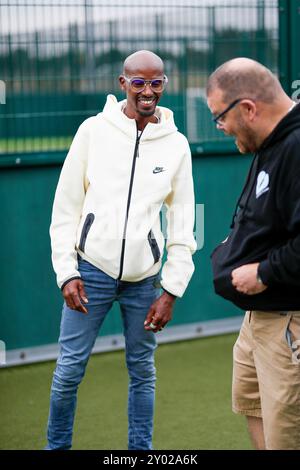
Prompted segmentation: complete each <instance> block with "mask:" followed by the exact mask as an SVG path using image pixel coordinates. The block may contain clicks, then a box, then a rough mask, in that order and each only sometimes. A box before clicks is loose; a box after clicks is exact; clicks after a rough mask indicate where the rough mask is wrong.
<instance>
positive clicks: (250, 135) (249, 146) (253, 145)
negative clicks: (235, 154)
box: [237, 119, 259, 154]
mask: <svg viewBox="0 0 300 470" xmlns="http://www.w3.org/2000/svg"><path fill="white" fill-rule="evenodd" d="M237 123H238V125H239V126H240V129H242V130H243V133H244V135H243V137H242V140H241V139H237V140H239V142H240V143H241V144H242V146H243V147H244V148H243V149H242V150H241V149H240V147H239V146H237V147H238V149H239V151H240V152H241V153H243V154H245V153H254V152H256V151H257V150H258V148H259V146H258V145H257V141H256V134H255V132H254V131H253V130H252V129H249V128H248V127H247V126H245V123H244V121H243V120H242V119H238V121H237Z"/></svg>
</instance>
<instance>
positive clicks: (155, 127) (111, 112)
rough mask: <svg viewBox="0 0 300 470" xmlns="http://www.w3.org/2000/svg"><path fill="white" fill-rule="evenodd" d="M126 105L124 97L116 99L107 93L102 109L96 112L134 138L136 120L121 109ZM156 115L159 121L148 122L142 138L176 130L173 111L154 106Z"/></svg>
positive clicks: (153, 137)
mask: <svg viewBox="0 0 300 470" xmlns="http://www.w3.org/2000/svg"><path fill="white" fill-rule="evenodd" d="M125 106H126V99H125V100H122V101H117V98H116V97H115V96H114V95H108V96H107V100H106V103H105V106H104V108H103V111H102V112H101V113H99V114H98V116H101V117H102V118H103V119H105V120H107V121H108V122H109V123H110V124H111V125H112V126H114V127H117V128H118V129H119V130H120V131H122V132H124V134H126V135H128V136H129V137H133V138H134V139H135V138H136V129H137V128H136V121H135V119H130V118H129V117H127V116H126V114H124V112H123V111H122V110H123V109H124V107H125ZM156 115H158V117H159V118H160V122H159V123H151V122H150V123H148V124H147V126H146V127H145V129H144V130H143V137H142V138H143V140H144V141H145V140H156V139H159V138H161V137H165V136H167V135H169V134H173V133H175V132H177V127H176V125H175V122H174V116H173V112H172V111H171V110H170V109H168V108H164V107H162V106H157V107H156Z"/></svg>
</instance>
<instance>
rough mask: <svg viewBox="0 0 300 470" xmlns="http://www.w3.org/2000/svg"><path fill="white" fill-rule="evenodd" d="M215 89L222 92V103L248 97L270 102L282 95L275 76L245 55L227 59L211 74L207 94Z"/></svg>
mask: <svg viewBox="0 0 300 470" xmlns="http://www.w3.org/2000/svg"><path fill="white" fill-rule="evenodd" d="M216 89H220V90H221V91H222V92H223V101H224V103H231V102H232V101H234V100H235V99H237V98H248V99H252V100H255V101H262V102H264V103H268V104H271V103H274V102H276V101H277V100H278V99H279V98H281V97H282V96H283V95H284V91H283V89H282V87H281V85H280V83H279V81H278V79H277V77H275V75H274V74H273V73H272V72H271V71H270V70H269V69H267V68H266V67H265V66H264V65H262V64H260V63H259V62H256V61H255V60H252V59H248V58H245V57H239V58H236V59H232V60H229V61H228V62H225V63H224V64H223V65H221V66H220V67H218V68H217V69H216V70H215V71H214V72H213V73H212V74H211V76H210V77H209V79H208V83H207V88H206V92H207V96H209V95H210V94H211V93H212V92H213V91H214V90H216Z"/></svg>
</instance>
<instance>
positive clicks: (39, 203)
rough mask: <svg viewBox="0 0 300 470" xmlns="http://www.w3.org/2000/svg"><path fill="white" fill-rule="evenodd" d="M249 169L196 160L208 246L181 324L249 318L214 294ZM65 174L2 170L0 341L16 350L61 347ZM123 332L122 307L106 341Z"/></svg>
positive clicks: (227, 160) (180, 312) (214, 159)
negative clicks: (57, 227)
mask: <svg viewBox="0 0 300 470" xmlns="http://www.w3.org/2000/svg"><path fill="white" fill-rule="evenodd" d="M248 166H249V157H243V156H240V155H228V156H210V157H201V158H199V157H194V159H193V171H194V181H195V191H196V200H197V203H201V204H204V207H205V227H204V232H205V233H204V237H205V240H204V247H203V249H201V250H200V251H197V253H196V254H195V256H194V261H195V265H196V270H195V274H194V276H193V279H192V281H191V283H190V285H189V287H188V289H187V292H186V294H185V296H184V297H183V298H182V299H180V300H178V301H177V302H176V308H175V314H174V319H173V321H172V324H173V325H175V324H184V323H190V322H198V321H204V320H210V319H217V318H224V317H228V316H233V315H239V314H241V311H240V310H238V309H236V308H234V307H233V306H232V305H231V304H230V303H229V302H226V301H224V300H223V299H221V298H219V297H217V296H216V295H215V294H214V291H213V286H212V275H211V268H210V259H209V255H210V253H211V251H212V249H213V248H214V246H215V245H216V244H217V243H218V242H219V241H221V240H223V239H224V238H225V237H226V235H227V232H228V229H229V223H230V220H231V213H232V211H233V209H234V204H235V201H236V199H237V197H238V195H239V192H240V189H241V187H242V185H243V181H244V179H245V175H246V172H247V168H248ZM60 168H61V165H60V164H56V165H55V164H53V165H49V166H45V165H41V166H29V167H26V166H24V167H20V166H16V167H15V168H2V171H1V185H0V196H1V200H2V208H3V209H2V230H1V231H0V245H1V254H0V267H1V268H0V269H1V310H0V316H1V319H0V339H2V340H3V341H5V343H6V346H7V349H8V350H10V349H15V348H24V347H30V346H38V345H45V344H49V343H55V342H57V338H58V332H59V323H60V315H61V308H62V296H61V293H60V291H59V289H58V288H57V286H56V282H55V276H54V273H53V271H52V266H51V255H50V240H49V224H50V217H51V207H52V201H53V196H54V191H55V187H56V184H57V180H58V176H59V172H60ZM121 331H122V324H121V320H120V313H119V307H118V305H117V304H116V305H115V306H114V307H113V309H112V310H111V312H110V313H109V314H108V317H107V319H106V320H105V323H104V325H103V329H102V331H101V335H108V334H114V333H120V332H121Z"/></svg>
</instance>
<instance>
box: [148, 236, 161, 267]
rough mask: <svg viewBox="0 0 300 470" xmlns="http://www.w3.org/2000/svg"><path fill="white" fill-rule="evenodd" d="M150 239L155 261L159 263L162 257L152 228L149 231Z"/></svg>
mask: <svg viewBox="0 0 300 470" xmlns="http://www.w3.org/2000/svg"><path fill="white" fill-rule="evenodd" d="M148 241H149V245H150V248H151V251H152V255H153V258H154V263H157V262H158V261H159V258H160V250H159V246H158V244H157V241H156V240H155V237H154V233H153V232H152V230H150V232H149V233H148Z"/></svg>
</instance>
